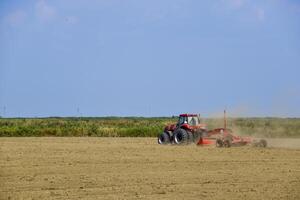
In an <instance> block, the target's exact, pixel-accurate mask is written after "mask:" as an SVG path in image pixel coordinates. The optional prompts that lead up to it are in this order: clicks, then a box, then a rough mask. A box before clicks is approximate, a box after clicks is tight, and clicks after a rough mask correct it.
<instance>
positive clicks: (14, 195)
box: [0, 137, 300, 199]
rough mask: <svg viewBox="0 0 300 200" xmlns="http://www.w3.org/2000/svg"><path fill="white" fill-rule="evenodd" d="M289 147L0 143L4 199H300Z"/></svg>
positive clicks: (146, 141)
mask: <svg viewBox="0 0 300 200" xmlns="http://www.w3.org/2000/svg"><path fill="white" fill-rule="evenodd" d="M278 143H279V144H280V141H270V144H271V145H273V146H276V145H277V144H278ZM289 143H292V144H294V146H292V147H299V143H300V141H299V140H295V139H294V140H293V139H290V141H288V140H285V144H289ZM297 145H298V146H297ZM285 147H289V145H283V146H282V148H274V147H271V148H266V149H260V148H251V147H240V148H238V147H236V148H229V149H217V148H213V147H197V146H195V145H191V146H159V145H157V144H156V139H155V138H71V137H68V138H58V137H56V138H54V137H53V138H45V137H41V138H0V199H300V149H299V148H285Z"/></svg>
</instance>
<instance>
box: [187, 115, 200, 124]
mask: <svg viewBox="0 0 300 200" xmlns="http://www.w3.org/2000/svg"><path fill="white" fill-rule="evenodd" d="M188 124H189V125H191V126H197V125H198V124H200V121H199V119H198V117H188Z"/></svg>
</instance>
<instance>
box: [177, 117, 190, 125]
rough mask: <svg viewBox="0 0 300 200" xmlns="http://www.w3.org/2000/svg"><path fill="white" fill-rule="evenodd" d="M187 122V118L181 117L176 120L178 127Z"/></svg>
mask: <svg viewBox="0 0 300 200" xmlns="http://www.w3.org/2000/svg"><path fill="white" fill-rule="evenodd" d="M187 122H188V120H187V117H183V116H180V117H179V120H178V124H179V125H181V124H184V123H187Z"/></svg>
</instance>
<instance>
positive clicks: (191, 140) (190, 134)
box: [188, 131, 195, 143]
mask: <svg viewBox="0 0 300 200" xmlns="http://www.w3.org/2000/svg"><path fill="white" fill-rule="evenodd" d="M188 136H189V141H188V142H189V143H192V142H194V141H195V138H194V134H193V133H192V132H190V131H188Z"/></svg>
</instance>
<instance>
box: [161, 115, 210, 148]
mask: <svg viewBox="0 0 300 200" xmlns="http://www.w3.org/2000/svg"><path fill="white" fill-rule="evenodd" d="M207 133H208V132H207V129H206V125H205V124H201V123H200V117H199V115H196V114H181V115H179V118H178V122H177V124H172V125H169V126H166V127H165V130H164V132H163V133H162V134H160V135H159V136H158V143H159V144H170V143H172V144H190V143H193V142H196V143H197V144H198V143H199V144H204V143H211V142H210V141H206V140H204V138H206V137H207Z"/></svg>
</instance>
